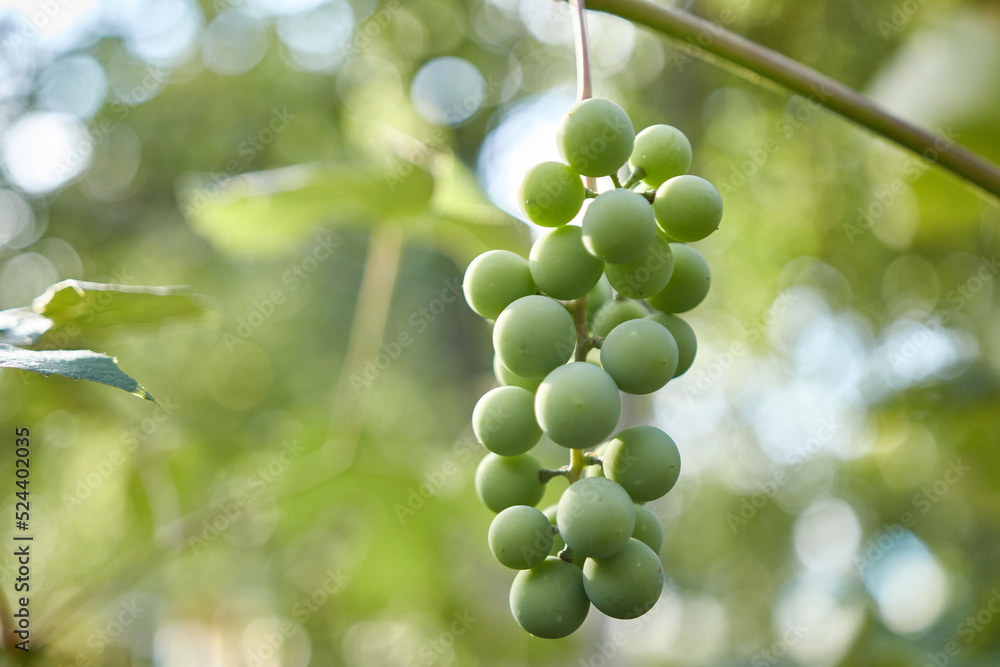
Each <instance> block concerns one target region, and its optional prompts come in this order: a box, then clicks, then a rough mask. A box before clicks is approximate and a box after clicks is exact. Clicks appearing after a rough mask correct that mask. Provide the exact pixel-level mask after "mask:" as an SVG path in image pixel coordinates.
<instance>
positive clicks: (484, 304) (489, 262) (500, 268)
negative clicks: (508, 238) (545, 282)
mask: <svg viewBox="0 0 1000 667" xmlns="http://www.w3.org/2000/svg"><path fill="white" fill-rule="evenodd" d="M462 291H463V292H464V293H465V300H466V301H467V302H468V304H469V307H470V308H472V310H474V311H475V312H476V313H477V314H479V316H480V317H485V318H486V319H488V320H495V319H496V318H497V317H499V315H500V313H501V312H502V311H503V309H504V308H506V307H507V306H508V305H510V304H511V303H512V302H513V301H514V300H515V299H519V298H521V297H522V296H527V295H529V294H534V293H535V281H534V280H532V279H531V269H529V268H528V260H526V259H525V258H523V257H521V256H520V255H517V254H515V253H512V252H510V251H509V250H488V251H486V252H484V253H483V254H481V255H479V256H478V257H476V258H475V259H474V260H472V262H471V263H470V264H469V268H467V269H466V270H465V278H464V279H463V281H462Z"/></svg>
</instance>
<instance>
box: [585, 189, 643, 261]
mask: <svg viewBox="0 0 1000 667" xmlns="http://www.w3.org/2000/svg"><path fill="white" fill-rule="evenodd" d="M655 235H656V217H655V216H654V215H653V207H652V206H650V205H649V201H648V200H647V199H646V198H645V197H643V196H642V195H641V194H639V193H638V192H632V191H631V190H624V189H621V188H617V189H615V190H609V191H607V192H602V193H601V194H599V195H597V197H595V198H594V201H592V202H591V203H590V206H588V207H587V212H586V213H584V214H583V245H584V246H586V248H587V251H588V252H589V253H590V254H592V255H593V256H594V257H598V258H600V259H603V260H604V261H605V262H610V263H612V264H624V263H625V262H631V261H632V260H635V259H638V258H639V257H641V256H642V254H643V253H644V252H646V250H647V249H648V248H649V244H650V243H652V242H653V236H655Z"/></svg>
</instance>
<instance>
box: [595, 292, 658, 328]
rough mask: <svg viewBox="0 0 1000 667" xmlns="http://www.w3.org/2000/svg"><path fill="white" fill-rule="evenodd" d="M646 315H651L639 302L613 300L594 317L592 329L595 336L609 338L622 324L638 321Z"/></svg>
mask: <svg viewBox="0 0 1000 667" xmlns="http://www.w3.org/2000/svg"><path fill="white" fill-rule="evenodd" d="M646 315H649V311H648V310H646V308H645V306H643V305H642V304H641V303H639V302H638V301H624V300H621V299H612V300H611V301H608V302H607V303H605V304H604V305H603V306H601V309H600V310H598V311H597V313H596V314H595V315H594V326H593V327H592V329H593V332H594V335H595V336H607V335H608V334H609V333H611V330H612V329H614V328H615V327H616V326H618V325H619V324H621V323H622V322H628V321H629V320H637V319H639V318H641V317H645V316H646Z"/></svg>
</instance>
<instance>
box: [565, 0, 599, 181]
mask: <svg viewBox="0 0 1000 667" xmlns="http://www.w3.org/2000/svg"><path fill="white" fill-rule="evenodd" d="M569 6H570V8H572V10H573V44H574V47H575V50H576V100H577V102H582V101H583V100H589V99H590V98H591V97H592V96H593V94H594V88H593V84H592V83H591V80H590V38H589V37H588V36H587V6H586V4H585V1H584V0H569ZM583 184H584V185H585V186H587V189H588V190H593V191H595V192H596V191H597V179H596V178H594V177H593V176H585V177H584V179H583Z"/></svg>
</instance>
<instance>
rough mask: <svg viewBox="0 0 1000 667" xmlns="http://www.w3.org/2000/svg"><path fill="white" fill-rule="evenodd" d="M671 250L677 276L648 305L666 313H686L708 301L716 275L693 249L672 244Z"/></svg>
mask: <svg viewBox="0 0 1000 667" xmlns="http://www.w3.org/2000/svg"><path fill="white" fill-rule="evenodd" d="M670 249H671V250H673V251H674V275H672V276H671V277H670V282H669V283H667V286H666V287H664V288H663V289H662V290H661V291H660V292H659V293H657V294H654V295H653V296H651V297H649V298H648V299H646V303H648V304H649V305H651V306H652V307H653V308H656V309H657V310H660V311H663V312H664V313H684V312H687V311H689V310H691V309H692V308H694V307H695V306H697V305H698V304H699V303H701V302H702V301H704V300H705V296H706V295H707V294H708V288H709V287H710V286H711V284H712V274H711V272H710V271H709V270H708V263H707V262H705V258H704V257H702V256H701V253H699V252H698V251H697V250H695V249H694V248H692V247H691V246H689V245H685V244H683V243H671V244H670Z"/></svg>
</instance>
